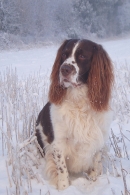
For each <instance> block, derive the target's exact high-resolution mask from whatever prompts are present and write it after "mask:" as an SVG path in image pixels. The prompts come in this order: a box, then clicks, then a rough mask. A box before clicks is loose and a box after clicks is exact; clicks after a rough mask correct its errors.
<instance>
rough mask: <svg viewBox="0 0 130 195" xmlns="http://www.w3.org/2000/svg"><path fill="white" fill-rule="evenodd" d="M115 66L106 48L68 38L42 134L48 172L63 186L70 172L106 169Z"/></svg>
mask: <svg viewBox="0 0 130 195" xmlns="http://www.w3.org/2000/svg"><path fill="white" fill-rule="evenodd" d="M113 79H114V74H113V66H112V62H111V60H110V57H109V56H108V54H107V52H106V51H105V50H104V49H103V47H102V46H101V45H99V44H97V43H95V42H92V41H90V40H86V39H83V40H80V39H69V40H65V41H64V42H63V44H62V45H61V46H60V48H59V49H58V52H57V56H56V59H55V62H54V65H53V68H52V73H51V83H50V88H49V95H48V96H49V101H48V103H47V104H46V105H45V106H44V108H43V109H42V111H41V112H40V114H39V116H38V119H37V123H36V136H37V140H38V143H39V145H40V146H41V148H42V149H43V151H44V154H45V160H46V166H45V173H46V177H47V178H48V180H49V182H50V183H51V184H52V185H55V186H56V187H57V188H58V189H59V190H64V189H65V188H67V187H68V186H69V184H70V179H69V174H70V173H80V172H85V173H87V175H88V178H89V179H92V180H94V181H95V180H96V179H97V177H98V176H99V175H100V174H101V173H102V163H101V156H102V154H101V151H102V149H103V147H104V146H105V143H106V141H107V138H108V135H109V128H110V123H111V107H110V100H111V92H112V86H113Z"/></svg>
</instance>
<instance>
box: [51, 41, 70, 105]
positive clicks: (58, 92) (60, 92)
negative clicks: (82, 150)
mask: <svg viewBox="0 0 130 195" xmlns="http://www.w3.org/2000/svg"><path fill="white" fill-rule="evenodd" d="M68 41H69V40H65V41H64V42H63V44H62V45H61V46H60V48H59V49H58V52H57V56H56V59H55V62H54V65H53V68H52V72H51V85H50V88H49V101H50V102H51V103H54V104H60V103H61V102H62V100H63V98H64V96H65V94H66V89H65V88H63V87H62V86H60V83H59V70H60V66H61V57H62V51H63V48H64V47H65V45H66V44H67V43H68Z"/></svg>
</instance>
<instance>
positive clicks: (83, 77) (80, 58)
mask: <svg viewBox="0 0 130 195" xmlns="http://www.w3.org/2000/svg"><path fill="white" fill-rule="evenodd" d="M112 81H113V71H112V64H111V60H110V58H109V56H108V54H107V53H106V51H105V50H104V49H103V48H102V46H101V45H98V44H96V43H94V42H92V41H89V40H78V39H70V40H66V41H64V43H63V44H62V45H61V47H60V48H59V50H58V53H57V57H56V60H55V63H54V66H53V69H52V73H51V86H50V91H49V99H50V102H53V103H55V104H60V103H61V102H62V101H63V99H64V97H65V94H66V90H67V88H68V87H71V88H73V87H79V90H80V86H81V85H86V86H87V87H88V97H89V100H90V103H91V105H92V107H93V108H94V109H96V110H103V109H107V107H108V101H109V98H110V93H111V86H112Z"/></svg>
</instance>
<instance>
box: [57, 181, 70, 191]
mask: <svg viewBox="0 0 130 195" xmlns="http://www.w3.org/2000/svg"><path fill="white" fill-rule="evenodd" d="M68 187H69V180H59V181H58V190H65V189H66V188H68Z"/></svg>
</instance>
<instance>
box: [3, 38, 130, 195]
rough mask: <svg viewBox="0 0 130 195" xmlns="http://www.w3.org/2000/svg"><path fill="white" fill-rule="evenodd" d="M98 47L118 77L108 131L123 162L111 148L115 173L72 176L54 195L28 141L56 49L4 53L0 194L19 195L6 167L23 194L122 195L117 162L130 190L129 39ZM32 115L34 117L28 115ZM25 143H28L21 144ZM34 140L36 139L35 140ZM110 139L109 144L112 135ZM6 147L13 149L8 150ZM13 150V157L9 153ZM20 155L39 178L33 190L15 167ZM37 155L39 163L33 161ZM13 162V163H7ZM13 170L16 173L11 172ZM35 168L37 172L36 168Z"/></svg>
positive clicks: (47, 81) (42, 161)
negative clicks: (18, 180) (19, 182)
mask: <svg viewBox="0 0 130 195" xmlns="http://www.w3.org/2000/svg"><path fill="white" fill-rule="evenodd" d="M99 43H101V44H102V45H103V47H104V48H105V49H106V50H107V52H108V53H109V55H110V57H111V59H112V61H113V63H114V67H115V76H116V79H115V88H114V92H113V98H112V105H113V110H114V117H113V122H112V125H111V130H112V132H113V133H114V136H115V137H114V138H115V139H116V143H117V146H118V147H117V148H116V149H117V150H119V151H120V154H121V158H119V156H115V152H114V149H113V147H112V146H111V147H110V148H111V149H110V152H109V155H110V157H111V158H112V159H114V160H113V161H114V162H113V164H112V165H111V166H112V169H113V173H111V171H110V170H107V171H106V172H105V173H104V174H103V175H101V176H100V177H99V178H98V180H97V181H96V182H92V181H88V180H87V179H86V178H85V176H82V177H81V176H79V177H78V178H72V181H71V182H72V183H71V185H70V186H69V188H67V189H66V190H64V191H57V190H56V189H55V188H54V187H53V186H50V185H49V184H48V182H47V180H45V179H44V176H43V175H44V174H43V173H42V172H43V168H44V159H43V158H41V157H39V155H38V154H37V153H38V152H37V150H36V149H35V147H34V146H31V147H30V145H29V144H30V140H29V139H27V138H28V137H29V135H31V131H32V129H33V128H34V124H33V123H34V122H35V119H36V117H37V115H38V113H39V111H40V110H41V109H42V106H43V104H44V103H45V102H46V101H47V90H48V85H49V75H50V71H51V67H52V65H53V62H54V59H55V56H56V52H57V49H58V45H52V44H51V45H50V46H49V45H47V46H44V47H41V48H33V49H26V50H10V51H2V52H1V53H0V69H1V75H0V92H1V96H0V120H1V121H0V122H1V124H0V130H1V132H2V133H1V134H0V195H7V194H9V195H12V194H13V192H14V194H16V195H18V191H17V192H16V189H15V185H14V183H15V182H13V179H11V183H9V177H8V173H7V168H8V170H9V175H10V178H12V177H14V180H15V179H16V178H19V177H21V178H22V182H23V183H24V184H25V185H24V186H23V185H22V186H21V187H20V190H21V194H30V195H31V194H32V195H35V194H39V195H40V194H41V195H49V194H52V195H57V194H60V195H65V194H67V195H72V194H75V195H83V194H89V195H99V194H100V195H114V194H116V195H117V194H118V195H120V194H121V191H122V192H123V193H124V182H123V177H122V172H121V164H120V161H121V163H122V167H123V169H124V170H126V171H127V172H125V175H126V176H125V178H126V183H127V188H128V190H130V161H129V160H128V158H130V138H129V137H130V81H129V78H130V68H129V65H130V39H121V40H109V41H104V42H99ZM9 67H10V68H9ZM15 68H16V70H15ZM6 110H7V113H6ZM28 111H29V112H28ZM30 113H33V114H32V115H30ZM27 129H29V132H28V131H27ZM21 131H22V136H21V134H20V133H21ZM122 134H123V135H122ZM111 135H112V134H111ZM23 138H24V139H23ZM18 139H19V140H20V142H21V143H20V144H19V145H18V144H17V140H18ZM25 139H27V140H26V141H24V140H25ZM32 139H33V141H34V140H35V139H34V137H33V138H32ZM6 140H7V141H6ZM111 141H113V137H112V136H111ZM31 142H32V140H31ZM112 143H113V142H112ZM124 143H125V144H124ZM109 144H110V143H109ZM27 145H29V146H27ZM10 146H11V149H9V147H10ZM25 146H27V147H28V148H27V150H23V148H24V147H25ZM125 147H126V149H125ZM16 148H17V149H16ZM12 151H13V152H14V153H11V152H12ZM19 152H20V154H19V158H20V159H21V163H23V167H25V166H26V164H27V163H28V162H29V163H30V165H31V166H30V170H29V172H30V173H32V172H34V173H35V174H36V175H37V176H38V178H37V179H36V177H34V176H33V178H31V184H30V185H31V187H28V186H29V183H28V181H29V180H28V178H27V177H28V176H27V175H26V171H25V170H23V175H24V177H23V176H21V175H20V174H21V173H20V172H19V167H20V166H22V165H20V164H19V163H18V162H17V160H16V159H17V157H18V154H17V153H19ZM3 153H4V156H3ZM7 153H8V154H7ZM25 153H26V154H27V155H28V156H29V158H30V159H31V160H30V161H26V158H25V156H24V155H25ZM36 156H37V159H38V160H37V161H35V157H36ZM12 159H13V161H14V162H13V163H14V164H13V163H12V164H11V160H12ZM107 160H108V159H107ZM107 160H106V161H107ZM34 161H35V163H34ZM108 161H109V160H108ZM26 162H27V163H26ZM6 163H7V164H8V165H7V166H6ZM114 164H115V167H114ZM14 165H15V166H14ZM13 166H14V167H15V169H16V170H13V168H12V167H13ZM37 166H39V169H37V168H36V167H37ZM108 166H110V165H108ZM27 169H28V168H27ZM13 174H14V175H13ZM15 174H16V175H15ZM38 181H39V182H38ZM28 189H29V190H28ZM25 192H26V193H25Z"/></svg>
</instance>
